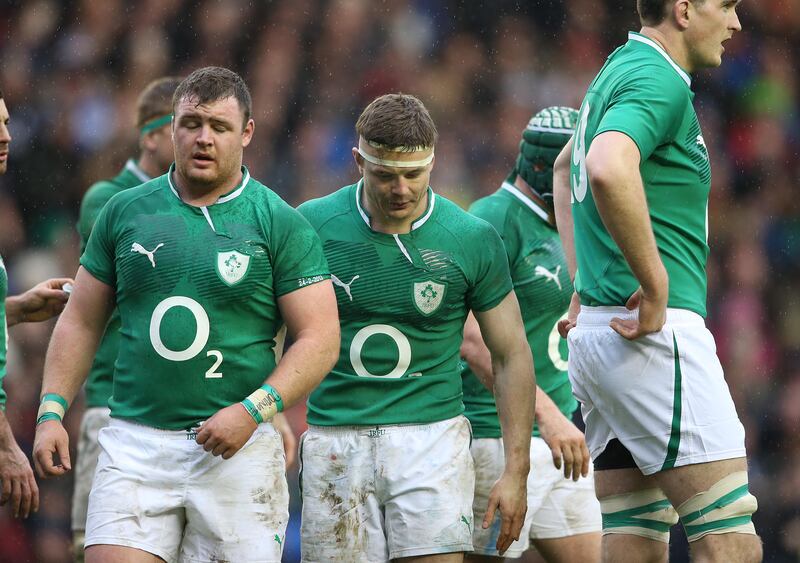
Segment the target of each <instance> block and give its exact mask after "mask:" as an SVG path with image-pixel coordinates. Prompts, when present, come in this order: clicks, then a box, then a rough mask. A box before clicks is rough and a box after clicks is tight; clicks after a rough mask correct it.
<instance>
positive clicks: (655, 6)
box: [636, 0, 705, 25]
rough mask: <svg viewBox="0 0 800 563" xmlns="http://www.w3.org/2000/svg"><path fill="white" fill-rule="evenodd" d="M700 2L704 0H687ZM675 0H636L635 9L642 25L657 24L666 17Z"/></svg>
mask: <svg viewBox="0 0 800 563" xmlns="http://www.w3.org/2000/svg"><path fill="white" fill-rule="evenodd" d="M689 1H690V2H697V3H698V4H702V3H703V2H705V0H689ZM673 4H675V0H636V11H637V12H639V19H640V20H641V21H642V24H643V25H658V24H660V23H661V22H663V21H664V19H665V18H666V17H667V10H668V9H669V7H670V6H672V5H673Z"/></svg>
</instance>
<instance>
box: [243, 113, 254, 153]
mask: <svg viewBox="0 0 800 563" xmlns="http://www.w3.org/2000/svg"><path fill="white" fill-rule="evenodd" d="M255 130H256V122H255V121H253V119H252V118H251V119H248V120H247V125H245V126H244V131H242V148H244V147H246V146H247V145H249V144H250V141H251V140H253V132H254V131H255Z"/></svg>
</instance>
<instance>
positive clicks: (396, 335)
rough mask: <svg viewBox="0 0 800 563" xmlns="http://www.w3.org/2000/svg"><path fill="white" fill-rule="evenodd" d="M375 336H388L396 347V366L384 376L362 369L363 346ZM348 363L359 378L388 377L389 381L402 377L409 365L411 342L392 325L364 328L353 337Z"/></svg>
mask: <svg viewBox="0 0 800 563" xmlns="http://www.w3.org/2000/svg"><path fill="white" fill-rule="evenodd" d="M377 334H382V335H384V336H388V337H389V338H391V339H392V340H393V341H394V343H395V345H396V346H397V364H396V365H395V366H394V368H393V369H392V370H390V371H389V372H388V373H384V374H376V373H370V372H369V370H368V369H367V368H366V367H364V362H363V360H362V359H361V353H362V351H363V350H364V344H366V342H367V339H369V337H370V336H375V335H377ZM350 363H351V364H352V365H353V370H355V372H356V375H358V376H360V377H388V378H391V379H397V378H400V377H403V374H405V373H406V371H407V370H408V366H410V365H411V342H409V341H408V338H406V335H405V334H403V333H402V332H400V331H399V330H398V329H396V328H395V327H393V326H392V325H382V324H376V325H369V326H365V327H364V328H362V329H361V330H359V331H358V332H357V333H356V335H355V336H354V337H353V342H352V343H351V344H350ZM414 375H421V374H414Z"/></svg>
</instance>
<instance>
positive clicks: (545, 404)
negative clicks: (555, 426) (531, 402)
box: [536, 385, 561, 423]
mask: <svg viewBox="0 0 800 563" xmlns="http://www.w3.org/2000/svg"><path fill="white" fill-rule="evenodd" d="M560 414H561V411H560V410H559V409H558V406H556V404H555V403H554V402H553V399H551V398H550V397H549V395H548V394H547V393H545V392H544V391H543V390H542V388H541V387H539V386H538V385H537V386H536V420H537V421H539V423H541V422H543V421H544V422H545V423H546V422H547V421H548V420H550V419H551V418H552V417H553V416H556V415H560Z"/></svg>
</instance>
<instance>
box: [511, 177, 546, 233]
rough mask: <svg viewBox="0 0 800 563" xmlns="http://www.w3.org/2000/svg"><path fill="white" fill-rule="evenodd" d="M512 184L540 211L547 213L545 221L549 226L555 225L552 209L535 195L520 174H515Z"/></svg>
mask: <svg viewBox="0 0 800 563" xmlns="http://www.w3.org/2000/svg"><path fill="white" fill-rule="evenodd" d="M514 186H515V187H516V188H517V189H518V190H520V191H521V192H522V193H524V194H525V195H526V196H527V197H528V199H530V200H531V201H532V202H533V203H535V204H536V205H538V206H539V207H540V208H541V209H542V211H544V212H545V213H547V223H548V224H549V225H550V226H551V227H555V226H556V217H555V214H554V213H553V210H552V209H550V206H548V205H547V204H546V203H545V202H544V200H543V199H542V198H540V197H539V196H538V195H536V192H534V191H533V188H532V187H531V186H530V184H528V182H526V181H525V180H523V179H522V176H519V175H518V176H517V178H516V179H515V180H514Z"/></svg>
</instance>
